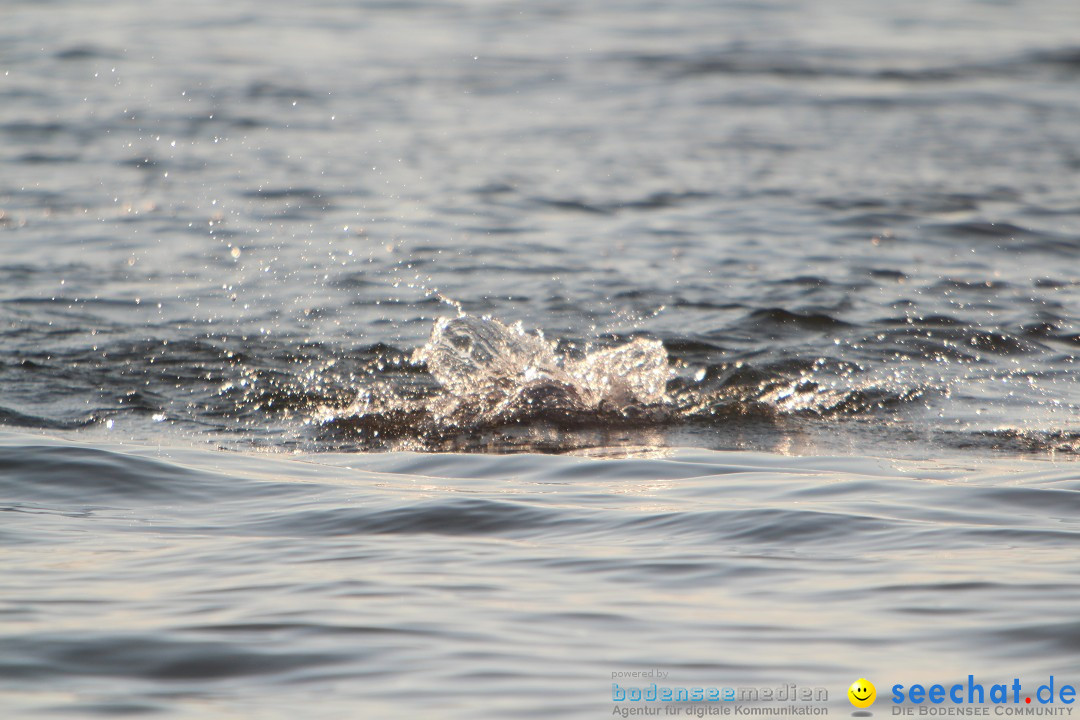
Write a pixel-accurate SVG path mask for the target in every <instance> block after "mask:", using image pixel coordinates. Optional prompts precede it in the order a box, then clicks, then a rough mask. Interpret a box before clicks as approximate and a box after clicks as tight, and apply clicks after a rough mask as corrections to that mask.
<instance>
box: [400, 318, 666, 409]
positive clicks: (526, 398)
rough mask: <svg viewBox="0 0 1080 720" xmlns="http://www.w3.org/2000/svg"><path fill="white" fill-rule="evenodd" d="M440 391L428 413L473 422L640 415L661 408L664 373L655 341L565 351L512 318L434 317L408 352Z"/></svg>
mask: <svg viewBox="0 0 1080 720" xmlns="http://www.w3.org/2000/svg"><path fill="white" fill-rule="evenodd" d="M413 361H414V362H422V363H424V364H426V365H427V368H428V371H429V372H430V373H431V375H432V376H433V377H434V378H435V379H436V380H437V381H438V383H439V384H440V385H441V386H442V387H443V389H444V390H445V391H446V392H445V395H444V396H443V398H442V402H439V403H436V404H435V407H434V408H433V410H434V414H435V416H436V417H439V418H441V419H454V418H461V417H464V416H469V417H473V418H475V420H476V421H477V422H480V423H485V424H486V423H491V422H499V421H502V422H505V421H509V420H513V419H515V418H521V417H525V416H533V415H536V414H542V415H545V416H548V417H552V416H559V415H562V416H566V417H570V416H574V415H578V414H589V415H592V416H597V415H604V416H618V417H625V418H634V417H640V416H642V415H645V414H655V413H656V412H658V411H659V412H662V411H663V409H664V407H665V406H666V405H667V404H668V398H667V395H666V388H667V381H668V378H669V377H670V376H671V371H670V370H669V368H668V356H667V351H666V350H665V349H664V346H663V344H662V343H661V342H660V341H659V340H647V339H644V338H636V339H634V340H632V341H630V342H629V343H627V344H625V345H620V346H617V347H607V348H599V349H595V350H592V351H591V352H590V351H587V352H585V353H584V355H582V356H581V357H577V358H575V357H571V356H569V355H564V354H560V353H558V352H557V351H556V344H555V343H553V342H551V341H549V340H547V339H546V338H545V337H544V336H543V334H542V333H540V332H537V333H536V334H530V333H527V332H526V331H525V330H524V328H522V326H521V324H520V323H517V324H515V325H512V326H509V327H507V326H506V325H504V324H502V323H501V322H499V321H498V320H494V319H491V318H477V317H472V316H469V315H461V316H459V317H456V318H442V319H440V320H438V321H436V323H435V327H434V328H433V329H432V332H431V338H430V339H429V340H428V342H427V344H426V345H424V346H423V347H422V348H419V349H418V350H417V351H416V352H415V353H414V355H413Z"/></svg>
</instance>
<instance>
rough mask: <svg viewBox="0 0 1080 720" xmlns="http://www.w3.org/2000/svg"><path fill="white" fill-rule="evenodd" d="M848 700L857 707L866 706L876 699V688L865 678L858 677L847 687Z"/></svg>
mask: <svg viewBox="0 0 1080 720" xmlns="http://www.w3.org/2000/svg"><path fill="white" fill-rule="evenodd" d="M847 697H848V700H850V701H851V704H852V705H854V706H855V707H857V708H868V707H870V706H871V705H873V704H874V701H875V700H877V688H875V687H874V683H872V682H870V681H869V680H867V679H866V678H859V679H858V680H856V681H855V682H853V683H851V687H849V688H848V689H847Z"/></svg>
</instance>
